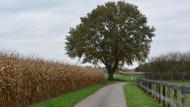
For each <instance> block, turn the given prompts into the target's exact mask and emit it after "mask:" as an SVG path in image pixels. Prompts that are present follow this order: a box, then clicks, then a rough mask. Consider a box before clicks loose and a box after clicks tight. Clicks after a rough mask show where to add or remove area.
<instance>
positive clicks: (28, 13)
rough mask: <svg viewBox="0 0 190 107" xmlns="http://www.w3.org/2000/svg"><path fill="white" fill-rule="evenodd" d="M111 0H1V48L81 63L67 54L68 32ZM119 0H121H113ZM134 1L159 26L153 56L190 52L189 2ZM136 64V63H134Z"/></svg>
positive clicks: (151, 52) (150, 20)
mask: <svg viewBox="0 0 190 107" xmlns="http://www.w3.org/2000/svg"><path fill="white" fill-rule="evenodd" d="M107 1H109V0H38V1H34V0H4V1H0V13H1V14H0V48H8V49H17V50H18V51H20V52H21V53H24V54H25V55H28V54H31V53H36V54H38V55H39V56H41V57H46V58H50V59H54V60H61V61H65V62H68V63H72V64H79V61H78V60H77V59H73V60H71V59H70V58H69V57H68V56H67V55H65V49H64V47H65V44H64V43H65V35H67V34H68V32H69V29H70V27H74V26H76V25H77V24H79V23H80V17H83V16H85V15H86V14H87V13H88V12H90V11H92V9H94V8H96V7H97V5H101V4H104V3H105V2H107ZM112 1H118V0H112ZM125 1H126V2H129V3H132V4H135V5H137V6H138V7H139V9H140V10H141V12H142V13H143V14H145V15H146V16H147V17H148V23H149V25H151V26H155V28H156V32H155V34H156V36H155V38H154V39H153V43H152V47H151V51H150V57H152V56H157V55H159V54H163V53H167V52H171V51H183V52H184V51H190V47H189V45H190V43H189V40H190V36H189V35H190V30H189V28H190V15H189V14H188V13H189V12H190V7H189V5H190V1H184V2H182V1H181V0H167V1H166V0H125ZM135 66H137V64H136V63H135V65H134V66H132V67H135Z"/></svg>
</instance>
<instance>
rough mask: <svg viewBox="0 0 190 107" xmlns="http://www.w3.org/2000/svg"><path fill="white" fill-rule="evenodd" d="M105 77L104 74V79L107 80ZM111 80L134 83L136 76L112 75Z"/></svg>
mask: <svg viewBox="0 0 190 107" xmlns="http://www.w3.org/2000/svg"><path fill="white" fill-rule="evenodd" d="M107 77H108V75H107V74H105V78H107ZM113 78H114V80H118V81H129V82H135V81H136V80H137V78H138V76H132V75H122V74H114V75H113Z"/></svg>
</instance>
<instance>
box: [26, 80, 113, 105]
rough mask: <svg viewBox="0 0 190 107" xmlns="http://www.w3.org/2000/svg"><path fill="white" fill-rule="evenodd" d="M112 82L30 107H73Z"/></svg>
mask: <svg viewBox="0 0 190 107" xmlns="http://www.w3.org/2000/svg"><path fill="white" fill-rule="evenodd" d="M111 83H112V82H105V83H101V84H96V85H93V86H90V87H87V88H83V89H81V90H77V91H73V92H70V93H67V94H65V95H63V96H60V97H56V98H52V99H49V100H47V101H43V102H40V103H36V104H33V105H31V106H29V107H73V106H74V105H75V104H77V103H78V102H80V101H81V100H82V99H84V98H86V97H87V96H89V95H91V94H92V93H94V92H96V91H97V90H98V89H100V88H102V87H104V86H106V85H109V84H111Z"/></svg>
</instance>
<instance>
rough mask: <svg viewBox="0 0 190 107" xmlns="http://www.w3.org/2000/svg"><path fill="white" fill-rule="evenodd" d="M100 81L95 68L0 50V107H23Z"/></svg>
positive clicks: (97, 70) (102, 75)
mask: <svg viewBox="0 0 190 107" xmlns="http://www.w3.org/2000/svg"><path fill="white" fill-rule="evenodd" d="M103 80H104V74H103V72H101V70H99V69H93V68H90V67H88V68H85V67H79V66H72V65H68V64H62V63H58V62H53V61H46V60H42V59H34V58H25V57H22V56H20V55H18V54H15V53H7V52H0V107H25V106H27V105H29V104H31V103H34V102H39V101H41V100H46V99H48V98H52V97H55V96H58V95H63V94H64V93H67V92H70V91H73V90H77V89H80V88H83V87H87V86H89V85H92V84H95V83H99V82H102V81H103Z"/></svg>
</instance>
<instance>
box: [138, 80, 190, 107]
mask: <svg viewBox="0 0 190 107" xmlns="http://www.w3.org/2000/svg"><path fill="white" fill-rule="evenodd" d="M137 85H138V86H139V87H140V88H141V89H143V90H144V91H145V92H146V93H147V94H149V95H150V96H152V98H153V99H155V100H156V101H157V102H158V103H162V105H163V107H165V106H167V107H187V106H186V99H187V97H186V95H187V94H190V87H185V86H182V85H179V84H176V83H169V82H165V81H159V80H149V79H144V78H139V79H138V81H137ZM178 95H181V96H180V97H179V96H178Z"/></svg>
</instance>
